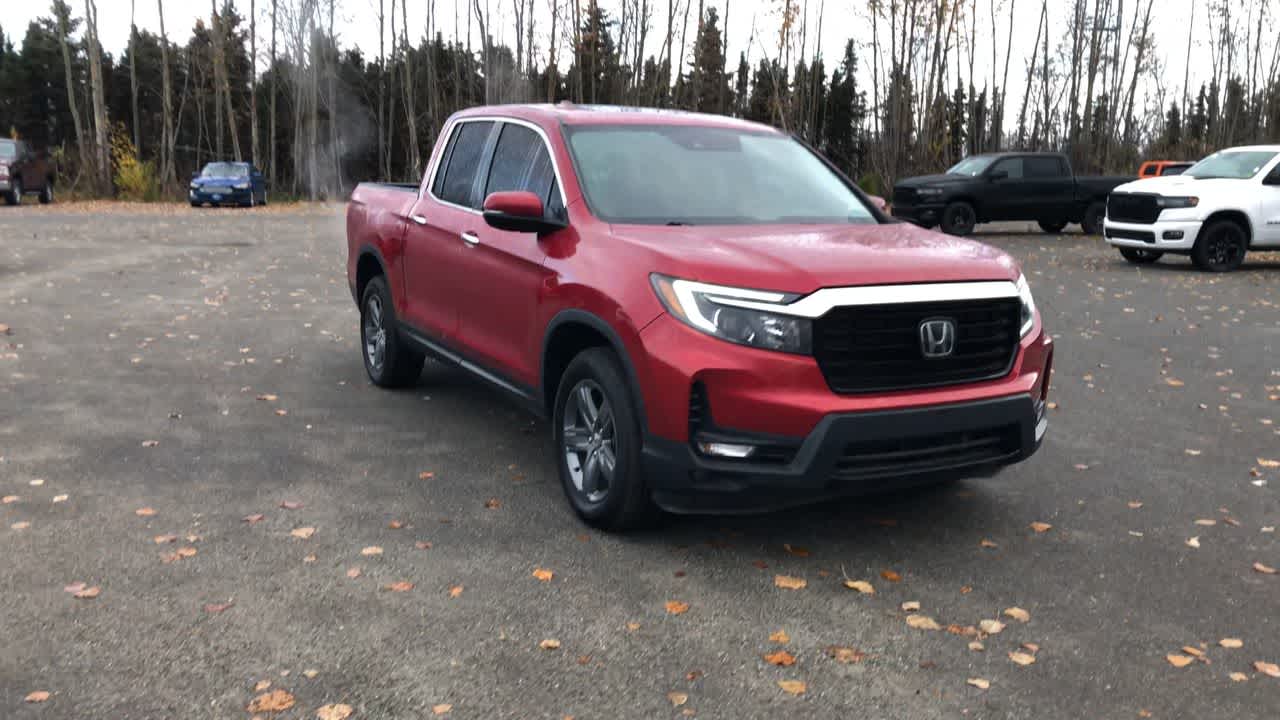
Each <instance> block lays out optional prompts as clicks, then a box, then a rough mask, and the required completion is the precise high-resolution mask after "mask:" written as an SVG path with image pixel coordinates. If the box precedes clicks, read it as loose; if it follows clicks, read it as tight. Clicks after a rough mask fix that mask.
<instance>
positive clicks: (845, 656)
mask: <svg viewBox="0 0 1280 720" xmlns="http://www.w3.org/2000/svg"><path fill="white" fill-rule="evenodd" d="M827 655H829V656H831V659H832V660H835V661H836V662H838V663H844V664H846V665H852V664H854V663H860V662H862V659H863V658H865V657H866V656H867V654H866V653H864V652H862V651H861V650H858V649H857V648H851V647H843V646H841V645H831V646H829V647H828V648H827Z"/></svg>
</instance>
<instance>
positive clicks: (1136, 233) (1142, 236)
mask: <svg viewBox="0 0 1280 720" xmlns="http://www.w3.org/2000/svg"><path fill="white" fill-rule="evenodd" d="M1107 237H1109V238H1116V239H1117V240H1141V241H1142V242H1149V243H1153V242H1155V241H1156V234H1155V233H1153V232H1151V231H1149V230H1123V229H1121V228H1107Z"/></svg>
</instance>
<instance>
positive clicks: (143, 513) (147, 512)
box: [133, 507, 156, 517]
mask: <svg viewBox="0 0 1280 720" xmlns="http://www.w3.org/2000/svg"><path fill="white" fill-rule="evenodd" d="M133 514H134V515H137V516H138V517H151V516H152V515H155V514H156V511H155V508H149V507H141V508H138V509H137V510H134V511H133Z"/></svg>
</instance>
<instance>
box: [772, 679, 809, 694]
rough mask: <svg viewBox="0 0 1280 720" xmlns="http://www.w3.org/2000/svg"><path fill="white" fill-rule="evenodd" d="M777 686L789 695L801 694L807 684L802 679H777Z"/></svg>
mask: <svg viewBox="0 0 1280 720" xmlns="http://www.w3.org/2000/svg"><path fill="white" fill-rule="evenodd" d="M778 687H780V688H782V689H783V691H784V692H787V693H789V694H791V695H803V694H804V691H805V690H806V689H807V686H806V685H805V684H804V681H802V680H779V681H778Z"/></svg>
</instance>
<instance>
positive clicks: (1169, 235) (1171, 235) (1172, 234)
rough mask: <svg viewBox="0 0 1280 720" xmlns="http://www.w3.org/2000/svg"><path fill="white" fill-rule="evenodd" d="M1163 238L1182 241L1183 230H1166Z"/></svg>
mask: <svg viewBox="0 0 1280 720" xmlns="http://www.w3.org/2000/svg"><path fill="white" fill-rule="evenodd" d="M1161 237H1163V238H1164V239H1165V240H1181V239H1182V231H1181V230H1165V231H1164V235H1161Z"/></svg>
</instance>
